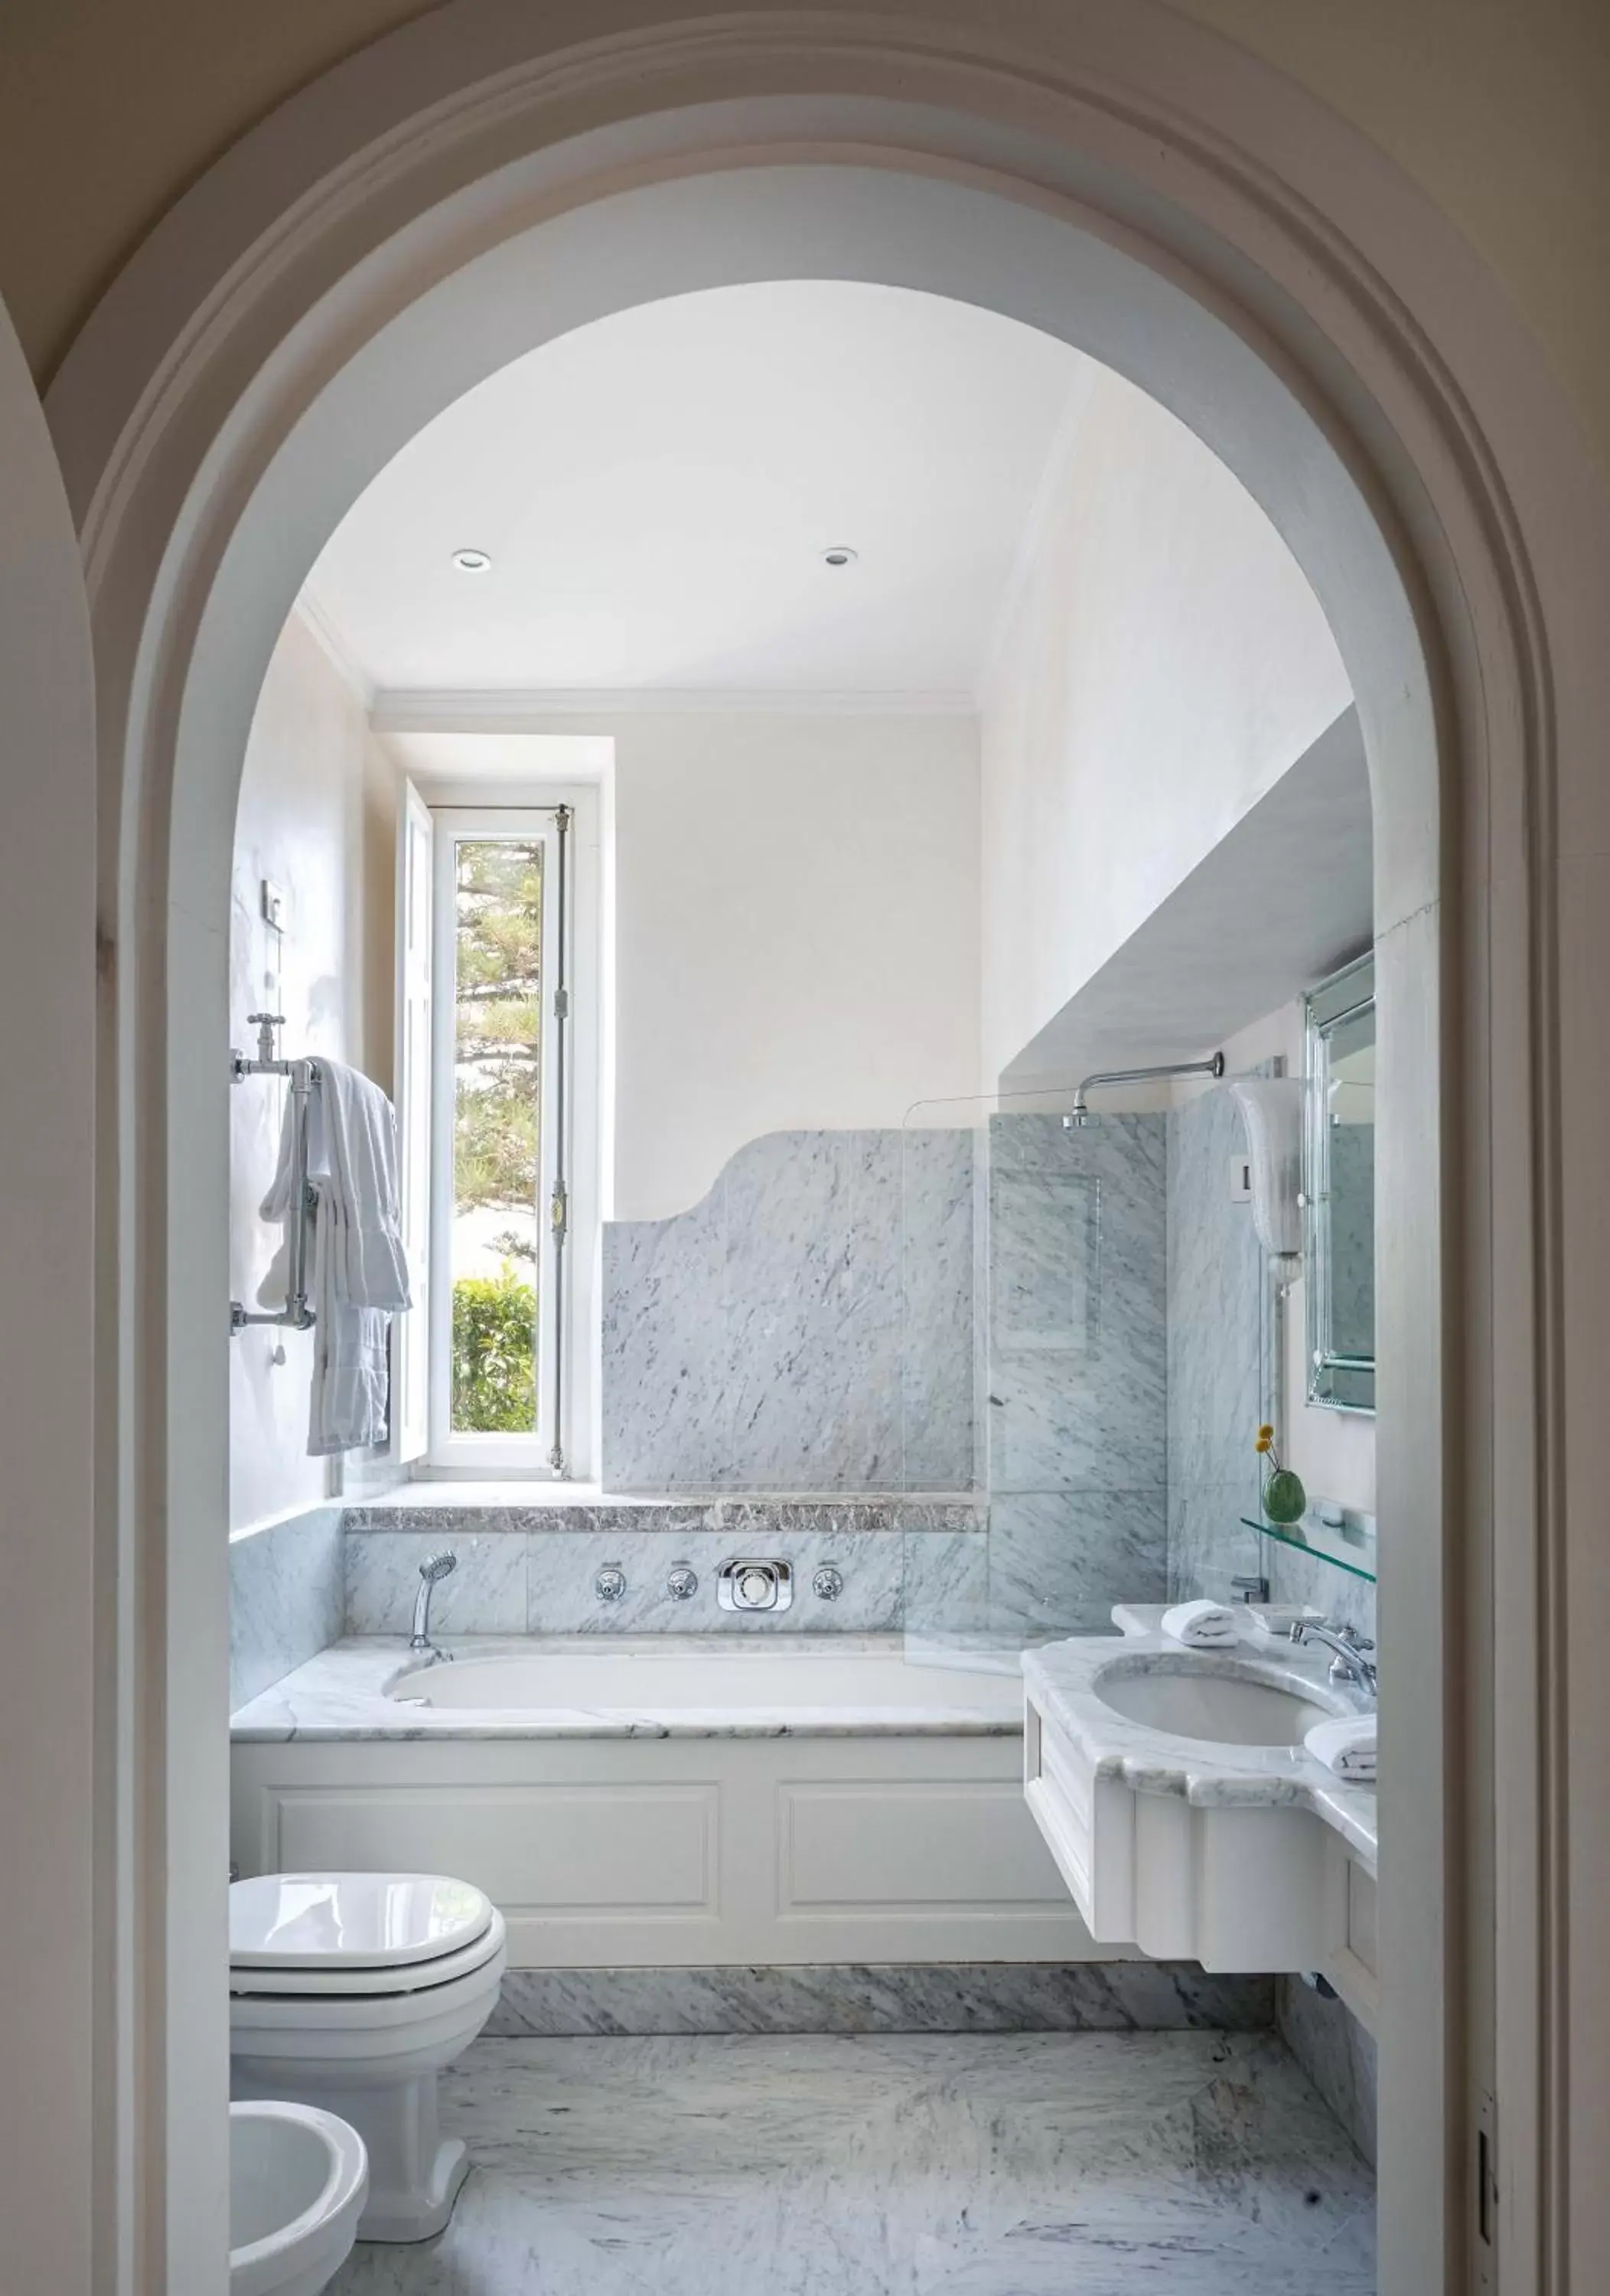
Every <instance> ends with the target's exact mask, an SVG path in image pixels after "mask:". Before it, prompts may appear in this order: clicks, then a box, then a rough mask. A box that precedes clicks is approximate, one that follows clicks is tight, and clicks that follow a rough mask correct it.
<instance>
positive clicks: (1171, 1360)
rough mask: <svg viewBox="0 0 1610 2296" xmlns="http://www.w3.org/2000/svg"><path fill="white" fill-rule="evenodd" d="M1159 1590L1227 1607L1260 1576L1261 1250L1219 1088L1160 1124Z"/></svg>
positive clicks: (1233, 1120) (1230, 1116) (1238, 1137)
mask: <svg viewBox="0 0 1610 2296" xmlns="http://www.w3.org/2000/svg"><path fill="white" fill-rule="evenodd" d="M1167 1123H1168V1409H1167V1429H1168V1517H1169V1521H1168V1591H1169V1595H1170V1597H1171V1599H1173V1600H1174V1601H1181V1600H1184V1599H1186V1598H1188V1597H1189V1596H1191V1595H1210V1596H1212V1597H1213V1599H1214V1601H1215V1602H1229V1601H1230V1600H1231V1599H1233V1590H1232V1588H1231V1586H1230V1580H1231V1579H1232V1578H1235V1577H1238V1576H1240V1575H1242V1574H1246V1573H1252V1572H1255V1571H1256V1570H1258V1569H1259V1568H1260V1563H1259V1556H1258V1548H1259V1546H1260V1544H1261V1543H1262V1542H1260V1540H1259V1539H1258V1538H1257V1536H1256V1534H1255V1533H1254V1532H1253V1531H1249V1530H1246V1529H1243V1528H1242V1524H1241V1518H1242V1516H1243V1515H1246V1514H1255V1513H1257V1508H1258V1489H1259V1479H1258V1469H1257V1455H1256V1453H1255V1452H1254V1448H1253V1439H1254V1436H1255V1435H1256V1433H1257V1430H1258V1425H1259V1423H1260V1421H1261V1420H1262V1419H1263V1416H1264V1413H1265V1409H1266V1401H1265V1398H1266V1397H1267V1395H1268V1392H1269V1381H1268V1376H1267V1372H1266V1367H1265V1361H1264V1355H1265V1349H1266V1346H1267V1343H1268V1341H1267V1331H1266V1301H1265V1296H1264V1295H1265V1290H1266V1286H1265V1283H1264V1276H1263V1249H1262V1247H1261V1246H1260V1244H1259V1242H1258V1238H1257V1231H1256V1230H1255V1228H1254V1226H1253V1216H1252V1206H1251V1205H1250V1204H1246V1203H1236V1202H1233V1201H1231V1198H1230V1169H1231V1164H1232V1160H1234V1159H1235V1157H1236V1156H1237V1155H1238V1154H1239V1153H1241V1152H1244V1151H1245V1148H1246V1130H1245V1128H1244V1126H1243V1124H1242V1121H1241V1116H1240V1112H1239V1111H1238V1108H1237V1106H1236V1103H1235V1102H1234V1101H1233V1100H1232V1099H1231V1097H1230V1093H1229V1092H1228V1090H1226V1089H1224V1088H1222V1087H1221V1088H1220V1089H1219V1090H1217V1091H1214V1092H1205V1093H1203V1094H1202V1095H1200V1097H1199V1098H1197V1099H1195V1100H1192V1101H1189V1102H1187V1103H1186V1104H1185V1106H1184V1107H1182V1108H1177V1109H1175V1110H1173V1111H1172V1113H1171V1114H1170V1116H1169V1118H1168V1119H1167Z"/></svg>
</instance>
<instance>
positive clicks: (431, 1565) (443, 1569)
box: [420, 1546, 458, 1587]
mask: <svg viewBox="0 0 1610 2296" xmlns="http://www.w3.org/2000/svg"><path fill="white" fill-rule="evenodd" d="M457 1569H458V1556H457V1555H456V1554H454V1551H453V1549H452V1548H451V1547H450V1546H443V1547H438V1549H437V1552H436V1553H435V1554H428V1555H427V1556H426V1557H425V1560H424V1561H423V1562H421V1565H420V1577H421V1579H423V1580H424V1581H425V1583H426V1585H427V1586H429V1587H434V1586H435V1585H436V1584H437V1580H438V1579H451V1578H452V1576H453V1574H454V1571H455V1570H457Z"/></svg>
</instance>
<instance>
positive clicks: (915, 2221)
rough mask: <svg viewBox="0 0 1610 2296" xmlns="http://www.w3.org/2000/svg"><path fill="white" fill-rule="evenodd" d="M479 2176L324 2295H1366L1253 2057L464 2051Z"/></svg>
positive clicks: (1343, 2223)
mask: <svg viewBox="0 0 1610 2296" xmlns="http://www.w3.org/2000/svg"><path fill="white" fill-rule="evenodd" d="M442 2118H443V2125H444V2128H446V2129H449V2130H454V2131H457V2132H458V2133H459V2134H461V2135H462V2136H465V2137H467V2138H468V2140H469V2143H470V2152H471V2154H472V2156H473V2158H474V2161H475V2163H476V2165H475V2167H474V2168H473V2169H472V2170H471V2172H470V2177H469V2180H468V2182H467V2183H466V2185H465V2186H464V2189H463V2191H462V2194H461V2195H460V2198H459V2203H458V2208H457V2210H456V2211H455V2212H454V2219H453V2222H452V2223H451V2224H450V2225H449V2226H448V2227H447V2230H446V2231H445V2233H444V2234H443V2235H441V2237H440V2238H439V2239H438V2240H435V2241H431V2242H428V2243H424V2244H422V2245H421V2246H420V2247H417V2248H381V2247H360V2248H358V2249H356V2250H355V2251H354V2252H353V2255H352V2258H351V2259H350V2260H349V2261H348V2263H347V2266H346V2267H345V2268H344V2269H343V2271H342V2272H341V2274H340V2276H339V2278H338V2279H337V2280H336V2281H335V2282H334V2283H333V2284H332V2286H333V2290H334V2291H336V2292H339V2296H1253V2292H1254V2291H1256V2292H1257V2296H1316V2292H1318V2291H1320V2290H1323V2291H1325V2292H1326V2296H1374V2289H1375V2255H1374V2251H1375V2227H1374V2213H1375V2210H1374V2185H1373V2180H1372V2178H1371V2177H1370V2174H1369V2169H1367V2168H1366V2167H1365V2166H1364V2164H1363V2162H1362V2161H1361V2160H1360V2158H1359V2156H1358V2155H1357V2153H1355V2152H1354V2151H1353V2147H1352V2145H1351V2144H1349V2142H1348V2140H1347V2138H1346V2136H1344V2134H1343V2132H1342V2130H1341V2128H1340V2127H1339V2126H1338V2125H1337V2123H1336V2121H1335V2120H1333V2119H1332V2118H1331V2116H1330V2114H1329V2112H1328V2111H1327V2109H1326V2107H1325V2106H1324V2105H1323V2104H1322V2103H1320V2099H1319V2097H1318V2096H1317V2095H1315V2093H1314V2091H1313V2089H1312V2087H1310V2086H1309V2084H1308V2082H1307V2080H1306V2079H1304V2075H1303V2073H1302V2072H1301V2071H1299V2069H1298V2067H1297V2065H1296V2064H1295V2062H1294V2060H1293V2059H1292V2058H1291V2057H1290V2056H1289V2055H1288V2054H1287V2052H1286V2050H1285V2048H1284V2047H1283V2046H1282V2045H1281V2044H1280V2043H1279V2041H1278V2040H1277V2039H1275V2038H1273V2037H1272V2036H1271V2035H1269V2034H1261V2033H1238V2034H1220V2033H1211V2032H1173V2033H993V2034H938V2033H920V2034H870V2035H855V2036H851V2037H841V2036H829V2035H821V2034H810V2035H805V2036H800V2037H794V2038H781V2037H776V2036H756V2035H750V2034H722V2035H710V2036H700V2037H699V2038H691V2039H682V2038H678V2039H652V2040H639V2039H615V2038H609V2039H601V2038H593V2037H588V2038H579V2039H565V2040H552V2039H543V2040H531V2039H522V2040H483V2041H479V2042H478V2043H477V2044H476V2046H474V2047H473V2048H471V2049H470V2051H469V2052H468V2054H466V2055H465V2057H464V2058H463V2060H462V2062H461V2063H460V2065H459V2066H458V2067H457V2068H456V2069H455V2070H454V2071H452V2072H451V2073H449V2074H448V2075H447V2076H446V2078H445V2081H444V2083H443V2099H442Z"/></svg>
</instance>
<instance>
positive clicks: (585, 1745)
mask: <svg viewBox="0 0 1610 2296" xmlns="http://www.w3.org/2000/svg"><path fill="white" fill-rule="evenodd" d="M1021 1763H1022V1747H1021V1741H1020V1740H1019V1738H1018V1737H1017V1735H1015V1734H1008V1735H1001V1736H994V1737H988V1736H978V1737H952V1736H947V1735H933V1736H928V1737H898V1736H892V1735H891V1736H887V1737H881V1738H864V1737H854V1736H845V1737H842V1738H836V1739H831V1740H826V1739H806V1738H794V1737H786V1736H780V1737H743V1738H740V1737H723V1738H703V1739H693V1740H688V1739H675V1738H670V1739H667V1738H625V1739H577V1740H557V1739H527V1740H522V1741H519V1742H503V1743H499V1742H494V1741H483V1740H473V1741H462V1740H460V1741H454V1742H451V1743H429V1742H421V1741H418V1740H414V1741H406V1740H404V1741H388V1742H376V1741H366V1742H346V1743H342V1742H334V1743H331V1742H325V1743H315V1742H307V1741H300V1742H298V1741H290V1742H285V1743H237V1744H236V1745H235V1746H234V1748H233V1753H232V1774H233V1794H232V1828H233V1832H232V1855H233V1857H234V1858H235V1859H236V1861H237V1863H238V1864H239V1866H240V1867H241V1872H242V1873H243V1874H256V1873H265V1872H272V1871H276V1870H285V1869H286V1868H287V1867H290V1868H294V1867H295V1866H298V1865H299V1864H306V1865H311V1866H319V1865H331V1864H339V1865H340V1866H343V1867H345V1868H347V1869H349V1870H358V1871H366V1870H372V1871H418V1870H421V1868H427V1867H428V1868H434V1869H436V1870H439V1871H445V1872H448V1873H453V1874H460V1875H462V1877H463V1879H465V1880H466V1881H470V1882H475V1883H476V1884H477V1885H478V1887H480V1888H482V1889H484V1890H486V1892H487V1894H488V1896H490V1897H491V1898H493V1900H494V1903H496V1904H497V1905H498V1906H499V1907H501V1909H502V1911H503V1915H504V1916H505V1919H506V1920H507V1923H508V1926H509V1959H510V1965H511V1968H513V1969H516V1970H519V1969H541V1970H556V1969H558V1970H568V1969H587V1970H590V1969H596V1968H597V1967H599V1965H600V1964H607V1965H609V1967H611V1968H620V1969H658V1968H663V1967H665V1966H666V1965H667V1964H676V1965H681V1966H686V1967H699V1968H723V1967H731V1966H739V1965H744V1964H756V1965H774V1964H791V1963H807V1964H839V1963H849V1964H856V1965H862V1964H869V1963H882V1962H889V1963H897V1964H917V1963H924V1964H926V1963H928V1962H939V1963H947V1964H948V1963H972V1962H1009V1963H1020V1962H1026V1963H1034V1962H1046V1961H1050V1962H1055V1963H1058V1964H1067V1963H1072V1962H1083V1961H1085V1960H1089V1959H1091V1958H1099V1959H1100V1960H1103V1961H1107V1960H1110V1959H1111V1958H1112V1956H1111V1955H1110V1953H1101V1954H1099V1955H1098V1953H1097V1949H1096V1948H1094V1946H1093V1945H1092V1944H1091V1939H1090V1934H1089V1932H1088V1931H1087V1930H1086V1929H1085V1927H1084V1925H1083V1923H1082V1922H1081V1921H1080V1919H1079V1917H1078V1915H1077V1914H1076V1912H1075V1909H1074V1907H1073V1906H1072V1905H1071V1904H1070V1902H1069V1899H1068V1897H1067V1891H1066V1890H1065V1889H1064V1888H1063V1886H1062V1883H1061V1881H1060V1879H1059V1878H1058V1874H1057V1871H1056V1868H1055V1866H1053V1864H1052V1863H1051V1860H1050V1857H1049V1856H1048V1855H1047V1854H1046V1852H1045V1851H1044V1850H1043V1849H1042V1846H1041V1844H1040V1841H1039V1839H1038V1837H1037V1835H1036V1834H1035V1832H1034V1825H1033V1822H1032V1820H1031V1819H1030V1817H1029V1815H1028V1811H1027V1809H1026V1807H1025V1806H1024V1803H1023V1800H1022V1792H1021ZM802 1810H804V1811H805V1812H806V1813H808V1816H807V1818H806V1820H805V1822H804V1823H800V1822H798V1821H799V1814H800V1812H801V1811H802ZM902 1810H904V1811H905V1812H907V1813H908V1814H909V1815H910V1816H911V1824H910V1825H907V1826H905V1827H904V1828H903V1829H901V1831H900V1839H901V1841H904V1840H905V1839H906V1838H907V1836H908V1835H909V1836H910V1837H911V1839H913V1840H915V1839H916V1838H917V1837H918V1836H919V1834H920V1836H921V1838H922V1840H923V1841H924V1843H925V1851H924V1856H923V1857H922V1859H921V1860H920V1861H919V1865H918V1866H916V1867H913V1866H911V1863H910V1862H909V1861H907V1860H904V1859H903V1858H902V1857H897V1856H895V1855H894V1854H893V1851H892V1850H891V1849H890V1848H889V1846H888V1845H889V1838H890V1837H889V1832H888V1829H889V1827H890V1825H891V1821H892V1819H893V1817H894V1816H895V1815H896V1814H897V1813H899V1812H900V1811H902ZM936 1817H937V1820H938V1825H937V1827H936V1826H935V1825H934V1823H933V1821H934V1820H935V1818H936ZM925 1828H926V1829H927V1830H926V1831H924V1829H925ZM879 1833H882V1835H883V1840H884V1848H883V1850H882V1852H881V1854H880V1855H879V1856H877V1857H876V1858H874V1857H873V1856H872V1854H871V1853H872V1849H873V1847H874V1845H875V1843H876V1841H877V1839H878V1837H879ZM895 1846H896V1847H898V1844H896V1845H895ZM846 1874H849V1875H853V1876H854V1877H855V1880H854V1890H848V1891H846Z"/></svg>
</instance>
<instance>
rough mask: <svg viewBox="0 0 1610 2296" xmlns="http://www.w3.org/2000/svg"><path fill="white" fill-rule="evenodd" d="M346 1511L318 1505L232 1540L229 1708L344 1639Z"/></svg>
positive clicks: (244, 1700)
mask: <svg viewBox="0 0 1610 2296" xmlns="http://www.w3.org/2000/svg"><path fill="white" fill-rule="evenodd" d="M342 1545H343V1540H342V1536H341V1510H340V1508H339V1506H321V1507H311V1508H309V1509H308V1511H307V1513H305V1514H297V1515H290V1516H289V1517H287V1519H286V1520H285V1521H282V1522H274V1523H270V1524H268V1525H267V1526H266V1528H265V1529H261V1530H249V1531H242V1532H241V1534H240V1535H239V1536H238V1537H236V1538H232V1539H231V1540H230V1542H229V1705H230V1711H231V1712H232V1713H233V1710H235V1708H236V1707H237V1706H244V1705H245V1703H246V1702H247V1700H248V1699H249V1698H255V1697H257V1694H258V1693H259V1692H260V1691H264V1690H267V1689H268V1688H269V1687H270V1686H271V1685H273V1684H274V1683H276V1682H278V1681H280V1680H281V1679H282V1677H283V1676H285V1675H288V1674H289V1673H290V1671H291V1669H293V1668H294V1667H298V1666H301V1665H303V1664H304V1663H305V1662H306V1661H307V1660H308V1659H310V1658H316V1657H317V1655H318V1653H319V1652H320V1651H322V1650H324V1649H327V1648H328V1647H329V1645H330V1644H331V1643H333V1642H337V1641H339V1638H340V1636H341V1632H342V1626H343V1620H344V1618H345V1612H346V1590H345V1586H344V1583H343V1578H342V1552H341V1550H342Z"/></svg>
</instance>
